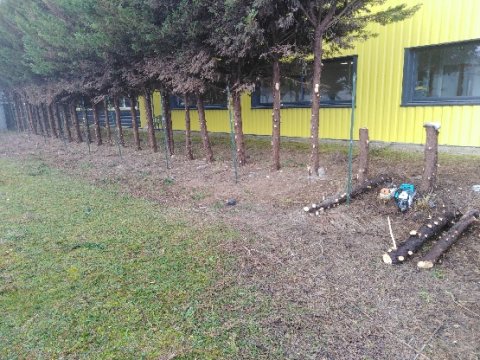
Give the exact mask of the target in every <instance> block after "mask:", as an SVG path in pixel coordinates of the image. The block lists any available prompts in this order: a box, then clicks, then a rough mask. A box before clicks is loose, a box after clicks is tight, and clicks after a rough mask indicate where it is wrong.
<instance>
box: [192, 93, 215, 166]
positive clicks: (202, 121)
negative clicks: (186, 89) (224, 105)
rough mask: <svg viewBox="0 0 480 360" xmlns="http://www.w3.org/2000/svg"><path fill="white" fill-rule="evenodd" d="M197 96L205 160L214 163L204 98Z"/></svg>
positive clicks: (200, 95)
mask: <svg viewBox="0 0 480 360" xmlns="http://www.w3.org/2000/svg"><path fill="white" fill-rule="evenodd" d="M196 96H197V111H198V120H199V122H200V134H201V137H202V142H203V149H204V151H205V158H206V160H207V162H209V163H211V162H213V160H214V159H213V151H212V146H211V145H210V139H209V137H208V129H207V118H206V117H205V106H204V104H203V96H202V94H200V93H197V94H196Z"/></svg>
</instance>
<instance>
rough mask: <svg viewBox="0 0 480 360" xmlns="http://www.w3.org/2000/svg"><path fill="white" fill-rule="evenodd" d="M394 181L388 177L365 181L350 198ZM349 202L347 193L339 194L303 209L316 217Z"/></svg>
mask: <svg viewBox="0 0 480 360" xmlns="http://www.w3.org/2000/svg"><path fill="white" fill-rule="evenodd" d="M389 181H392V179H391V178H390V176H387V175H379V176H377V177H376V178H373V179H371V180H367V181H365V182H364V183H363V184H358V185H357V186H355V187H354V188H353V189H352V192H351V194H350V198H352V199H353V198H354V197H357V196H358V195H360V194H363V193H364V192H367V191H368V190H371V189H372V188H375V187H377V186H379V185H382V184H385V183H386V182H389ZM346 201H347V193H341V194H337V195H335V196H333V197H331V198H329V199H326V200H324V201H322V202H321V203H320V204H312V206H306V207H304V208H303V210H304V211H305V212H308V213H315V214H316V215H320V213H321V212H323V211H325V210H327V209H330V208H332V207H335V206H338V205H339V204H342V203H344V202H346Z"/></svg>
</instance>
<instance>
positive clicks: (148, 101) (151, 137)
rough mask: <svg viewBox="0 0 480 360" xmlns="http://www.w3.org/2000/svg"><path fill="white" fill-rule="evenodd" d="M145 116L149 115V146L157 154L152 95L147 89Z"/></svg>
mask: <svg viewBox="0 0 480 360" xmlns="http://www.w3.org/2000/svg"><path fill="white" fill-rule="evenodd" d="M145 114H146V115H147V136H148V137H147V138H148V146H149V147H150V148H151V149H152V150H153V152H155V153H156V152H157V151H158V146H157V139H156V137H155V127H154V125H153V114H152V93H151V92H150V90H148V89H145Z"/></svg>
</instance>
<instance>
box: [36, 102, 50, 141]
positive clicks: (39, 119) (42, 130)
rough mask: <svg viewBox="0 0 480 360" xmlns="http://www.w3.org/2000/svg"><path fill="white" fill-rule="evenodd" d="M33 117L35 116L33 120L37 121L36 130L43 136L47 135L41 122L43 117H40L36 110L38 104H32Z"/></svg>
mask: <svg viewBox="0 0 480 360" xmlns="http://www.w3.org/2000/svg"><path fill="white" fill-rule="evenodd" d="M32 112H33V117H34V118H35V122H36V123H37V127H38V132H39V134H41V135H43V136H47V134H46V131H45V126H44V124H43V119H42V118H41V117H40V113H39V111H38V105H33V106H32Z"/></svg>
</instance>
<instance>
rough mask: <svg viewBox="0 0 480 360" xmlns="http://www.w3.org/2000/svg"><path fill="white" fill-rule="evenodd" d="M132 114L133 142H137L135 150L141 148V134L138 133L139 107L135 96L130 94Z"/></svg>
mask: <svg viewBox="0 0 480 360" xmlns="http://www.w3.org/2000/svg"><path fill="white" fill-rule="evenodd" d="M130 114H131V115H132V129H133V142H134V143H135V150H137V151H138V150H141V147H140V136H139V134H138V124H137V109H136V99H135V96H130Z"/></svg>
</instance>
